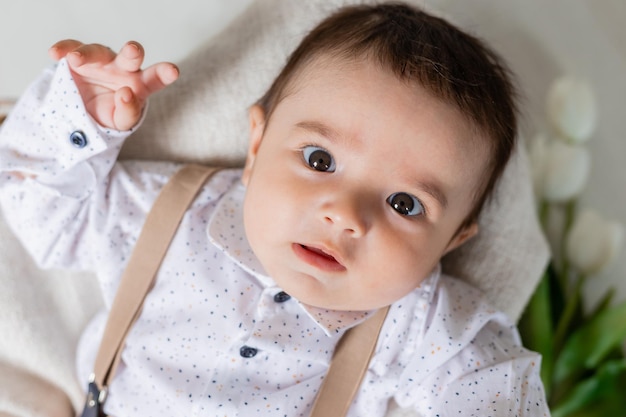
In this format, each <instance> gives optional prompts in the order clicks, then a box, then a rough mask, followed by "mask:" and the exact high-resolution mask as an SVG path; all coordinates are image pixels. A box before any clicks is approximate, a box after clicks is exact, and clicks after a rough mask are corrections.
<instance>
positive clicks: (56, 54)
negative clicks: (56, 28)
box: [48, 39, 83, 61]
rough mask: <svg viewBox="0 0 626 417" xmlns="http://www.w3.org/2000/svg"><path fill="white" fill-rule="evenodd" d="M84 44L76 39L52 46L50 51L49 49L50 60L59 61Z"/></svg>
mask: <svg viewBox="0 0 626 417" xmlns="http://www.w3.org/2000/svg"><path fill="white" fill-rule="evenodd" d="M82 44H83V43H82V42H79V41H77V40H74V39H64V40H62V41H59V42H57V43H55V44H54V45H52V46H51V47H50V49H48V55H49V56H50V58H52V59H54V60H55V61H58V60H59V59H61V58H63V57H64V56H65V55H67V54H68V53H70V52H72V51H73V50H75V49H76V48H79V47H80V46H81V45H82Z"/></svg>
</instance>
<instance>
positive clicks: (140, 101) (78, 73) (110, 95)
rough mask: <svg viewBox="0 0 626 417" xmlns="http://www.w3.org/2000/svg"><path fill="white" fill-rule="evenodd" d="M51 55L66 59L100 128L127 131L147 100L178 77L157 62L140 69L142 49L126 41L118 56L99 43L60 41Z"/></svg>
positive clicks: (171, 68)
mask: <svg viewBox="0 0 626 417" xmlns="http://www.w3.org/2000/svg"><path fill="white" fill-rule="evenodd" d="M49 54H50V56H51V57H52V58H53V59H55V60H59V59H61V58H63V57H66V58H67V62H68V65H69V67H70V70H71V71H72V76H73V78H74V82H75V83H76V86H77V87H78V90H79V92H80V95H81V97H82V99H83V102H84V103H85V108H86V109H87V111H88V112H89V114H90V115H91V116H92V117H93V118H94V119H95V120H96V122H98V123H99V124H100V125H102V126H104V127H108V128H112V129H116V130H128V129H130V128H131V127H133V126H134V125H135V124H137V122H138V121H139V118H140V117H141V112H142V110H143V107H144V105H145V102H146V99H147V98H148V96H149V95H150V94H152V93H155V92H157V91H159V90H161V89H163V88H164V87H166V86H167V85H169V84H171V83H173V82H174V81H175V80H176V79H177V78H178V68H176V66H175V65H174V64H171V63H168V62H160V63H158V64H154V65H152V66H149V67H147V68H146V69H144V70H142V69H141V65H142V64H143V60H144V50H143V47H142V46H141V45H140V44H139V43H137V42H127V43H126V44H125V45H124V46H123V47H122V49H121V50H120V52H119V54H115V53H114V52H113V51H112V50H111V49H109V48H107V47H105V46H103V45H98V44H83V43H81V42H78V41H75V40H63V41H60V42H57V43H56V44H54V45H53V46H52V47H51V48H50V51H49Z"/></svg>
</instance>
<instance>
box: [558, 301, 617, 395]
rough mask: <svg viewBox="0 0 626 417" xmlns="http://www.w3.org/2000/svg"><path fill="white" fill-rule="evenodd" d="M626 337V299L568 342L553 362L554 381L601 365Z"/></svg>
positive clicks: (582, 328)
mask: <svg viewBox="0 0 626 417" xmlns="http://www.w3.org/2000/svg"><path fill="white" fill-rule="evenodd" d="M625 338H626V302H623V303H621V304H619V305H617V306H615V307H612V308H608V309H606V310H604V311H602V312H600V313H599V314H598V315H597V316H596V317H594V318H593V319H592V320H590V321H589V322H588V323H586V324H584V325H583V326H582V327H580V328H579V329H578V330H576V331H575V332H574V333H573V334H572V335H571V336H570V337H569V338H568V339H567V341H566V342H565V345H564V347H563V350H562V351H561V353H560V355H559V357H558V358H557V360H556V363H555V366H554V382H555V383H557V384H558V383H559V382H562V381H564V380H565V379H566V378H568V377H571V376H572V375H575V374H578V373H582V371H584V370H586V369H587V370H588V369H593V368H595V367H597V366H598V364H599V363H600V361H602V360H603V359H604V358H605V357H606V355H607V354H608V353H609V352H611V351H612V350H613V349H614V348H615V347H617V346H618V345H619V344H620V343H621V342H622V341H623V340H624V339H625Z"/></svg>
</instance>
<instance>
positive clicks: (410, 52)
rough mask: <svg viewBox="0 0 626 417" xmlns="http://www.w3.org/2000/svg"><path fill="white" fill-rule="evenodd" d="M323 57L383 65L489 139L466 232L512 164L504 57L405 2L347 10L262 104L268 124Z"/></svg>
mask: <svg viewBox="0 0 626 417" xmlns="http://www.w3.org/2000/svg"><path fill="white" fill-rule="evenodd" d="M322 56H329V57H337V58H343V59H349V60H352V61H354V60H358V59H364V58H365V59H368V60H370V61H372V62H377V63H378V64H380V65H381V66H382V67H383V68H384V69H386V70H389V71H391V72H392V73H393V74H395V75H396V76H397V77H398V79H400V80H402V81H404V82H408V83H414V84H418V85H420V86H422V87H423V88H425V89H426V90H427V91H428V92H429V93H431V94H432V95H433V96H435V97H437V98H439V99H441V100H443V101H444V102H445V103H448V104H450V105H452V106H454V107H455V108H456V109H458V110H459V111H460V112H461V114H463V115H464V116H465V117H466V118H467V120H469V121H470V122H471V123H472V125H473V126H475V127H476V128H477V131H478V132H479V133H481V134H482V136H485V139H486V141H485V143H486V144H487V146H488V147H489V149H490V150H491V158H490V160H489V166H488V171H487V175H486V177H485V179H484V181H483V184H482V187H481V189H480V190H477V194H476V196H475V204H474V207H473V209H472V211H471V212H470V213H469V215H468V217H467V219H466V220H465V222H464V223H463V225H461V226H465V225H468V224H470V223H471V222H473V221H475V220H476V219H477V218H478V215H479V214H480V211H481V209H482V206H483V205H484V203H485V201H486V200H487V198H488V197H489V196H490V195H491V194H492V191H493V189H494V187H495V184H496V182H497V180H498V178H499V177H500V176H501V174H502V172H503V170H504V167H505V166H506V164H507V161H508V160H509V157H510V155H511V152H512V150H513V148H514V145H515V139H516V133H517V108H516V107H517V106H516V102H515V99H516V92H515V88H514V86H513V83H512V81H511V75H510V72H509V70H508V69H507V68H506V66H505V64H504V63H503V61H502V60H501V58H500V57H499V56H498V55H497V54H496V53H495V52H494V51H492V50H491V49H490V48H489V47H487V46H486V45H485V44H484V43H483V42H482V41H481V40H479V39H478V38H476V37H474V36H472V35H470V34H468V33H465V32H463V31H461V30H460V29H458V28H457V27H455V26H454V25H452V24H450V23H448V22H447V21H445V20H443V19H441V18H438V17H435V16H432V15H430V14H428V13H425V12H424V11H422V10H419V9H417V8H414V7H411V6H408V5H405V4H402V3H385V4H380V5H374V6H367V5H359V6H348V7H344V8H342V9H340V10H339V11H337V12H336V13H334V14H332V15H331V16H329V17H328V18H326V19H325V20H323V21H322V22H321V23H320V24H319V25H318V26H316V27H315V28H314V29H313V30H312V31H311V32H310V33H309V34H308V35H307V36H306V37H305V38H304V39H303V40H302V42H301V43H300V45H299V46H298V48H296V50H295V51H294V52H293V53H292V54H291V56H290V57H289V60H288V61H287V64H286V65H285V67H284V68H283V69H282V71H281V73H280V74H279V75H278V77H277V78H276V79H275V80H274V82H273V84H272V86H271V87H270V89H269V90H268V91H267V92H266V93H265V95H264V96H263V97H262V98H261V99H260V100H259V101H258V103H257V104H259V105H260V106H261V107H262V108H263V110H264V111H265V114H266V118H267V119H268V120H269V118H270V117H271V115H272V113H273V111H274V109H275V107H276V106H277V104H278V103H279V102H280V101H281V100H282V99H283V98H284V97H285V96H286V95H287V94H289V91H288V89H289V87H291V86H292V83H293V80H294V79H295V77H297V74H299V73H301V71H303V69H304V68H305V67H306V66H307V64H308V63H310V62H311V61H313V60H314V59H316V58H318V57H322Z"/></svg>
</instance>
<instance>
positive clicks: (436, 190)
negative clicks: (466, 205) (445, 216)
mask: <svg viewBox="0 0 626 417" xmlns="http://www.w3.org/2000/svg"><path fill="white" fill-rule="evenodd" d="M417 188H419V189H421V190H423V191H424V192H425V193H426V194H428V195H430V196H431V197H433V198H434V199H435V200H437V202H439V204H440V205H441V207H442V208H444V209H445V208H447V207H448V198H447V197H446V195H445V194H444V193H443V191H441V188H440V187H438V186H437V185H435V184H433V183H429V182H418V184H417Z"/></svg>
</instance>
